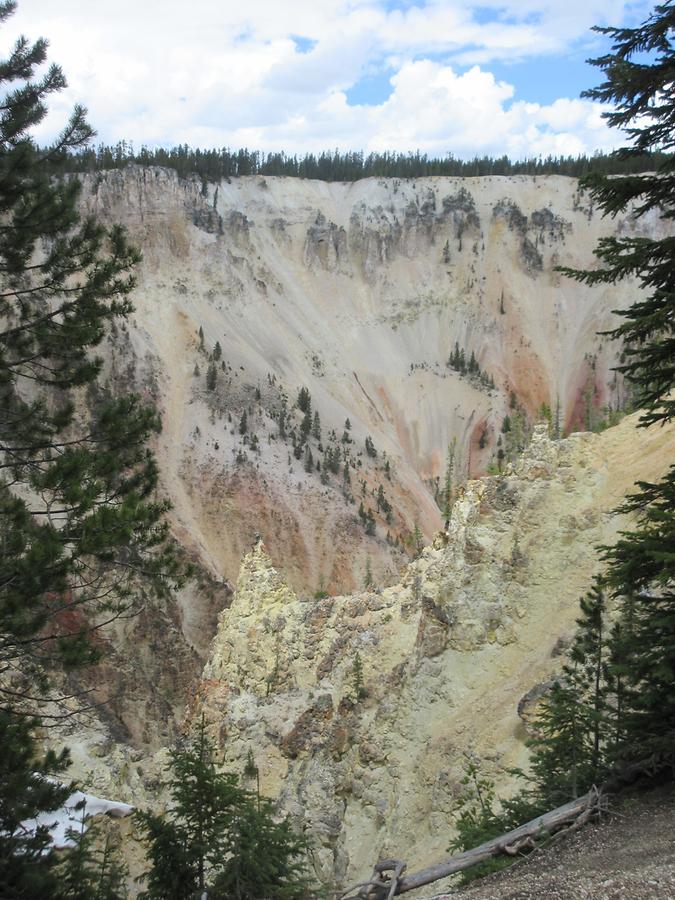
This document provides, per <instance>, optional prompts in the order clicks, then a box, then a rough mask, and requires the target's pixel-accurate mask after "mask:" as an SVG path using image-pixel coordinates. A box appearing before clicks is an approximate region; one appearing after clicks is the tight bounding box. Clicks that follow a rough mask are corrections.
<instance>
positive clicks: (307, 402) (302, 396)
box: [297, 387, 312, 413]
mask: <svg viewBox="0 0 675 900" xmlns="http://www.w3.org/2000/svg"><path fill="white" fill-rule="evenodd" d="M297 405H298V409H299V410H300V412H303V413H309V412H311V409H312V397H311V395H310V393H309V391H308V390H307V388H306V387H301V388H300V390H299V391H298V399H297Z"/></svg>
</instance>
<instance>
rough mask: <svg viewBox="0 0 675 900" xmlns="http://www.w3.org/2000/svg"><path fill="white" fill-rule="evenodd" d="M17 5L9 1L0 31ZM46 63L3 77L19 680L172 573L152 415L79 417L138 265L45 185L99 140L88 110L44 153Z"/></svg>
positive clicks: (2, 377)
mask: <svg viewBox="0 0 675 900" xmlns="http://www.w3.org/2000/svg"><path fill="white" fill-rule="evenodd" d="M13 10H14V3H11V2H5V3H2V4H0V21H4V20H5V19H6V18H7V17H8V16H9V15H10V14H11V12H12V11H13ZM45 57H46V42H44V41H41V40H40V41H37V42H36V43H35V44H33V45H31V44H30V43H29V42H27V41H25V40H24V39H21V40H20V41H19V43H18V44H17V45H16V47H15V49H14V51H13V53H12V55H11V57H10V59H9V60H7V61H6V62H5V63H3V64H2V66H0V84H4V85H5V86H6V89H7V91H8V93H6V95H5V97H4V99H3V104H4V105H3V115H2V117H1V118H0V210H1V211H2V215H3V222H4V226H3V228H2V230H0V280H1V281H2V292H1V294H0V410H1V414H0V462H1V464H2V470H3V471H2V478H1V479H0V537H1V538H2V540H1V541H0V661H1V662H2V665H3V667H9V668H11V669H14V670H18V669H20V670H22V671H23V672H24V674H29V670H32V671H37V668H36V667H39V664H40V658H41V656H42V655H43V654H48V656H49V659H50V662H51V663H53V662H54V660H55V659H58V658H60V660H61V662H62V663H63V664H66V665H68V666H72V665H75V664H78V663H80V662H81V663H86V662H88V661H90V660H91V659H92V651H91V647H90V645H89V644H88V641H87V635H88V630H89V628H90V627H91V626H90V625H89V624H88V622H92V621H93V619H92V618H86V613H87V612H91V613H94V612H105V613H106V614H107V615H108V617H110V616H111V615H112V616H114V615H116V614H120V613H122V612H127V611H128V610H129V608H130V605H131V604H132V598H133V591H134V584H135V583H136V582H137V580H138V576H137V575H136V573H137V572H139V571H141V570H142V571H144V572H145V573H149V574H150V575H152V576H157V577H160V576H161V575H162V574H163V573H166V572H169V573H171V572H175V571H176V568H175V561H174V560H173V558H172V556H171V554H170V552H168V551H167V552H165V553H162V552H161V550H160V548H161V546H162V543H163V541H164V538H165V536H166V529H167V526H166V524H165V523H164V522H163V521H162V515H163V512H164V510H165V508H166V505H165V504H163V503H159V502H156V501H154V500H153V499H152V494H153V490H154V488H155V485H156V480H157V470H156V465H155V461H154V459H153V457H152V455H151V454H150V452H149V451H148V449H147V447H146V440H147V439H148V437H149V436H150V435H151V434H152V433H153V432H155V431H157V430H158V429H159V420H158V418H157V415H156V413H155V411H154V410H152V409H150V408H147V407H144V406H142V405H141V403H140V400H139V398H138V397H135V396H127V397H121V398H119V399H117V400H112V401H106V400H105V398H103V399H102V400H101V401H100V403H99V404H98V405H97V408H96V411H95V412H94V413H93V414H92V415H91V416H90V417H87V416H86V415H84V414H83V413H84V410H83V408H82V407H83V400H84V394H83V391H82V387H83V386H85V385H92V384H93V383H94V382H95V380H96V377H97V375H98V373H99V371H100V368H101V364H102V363H101V360H100V359H98V358H96V357H95V356H93V355H92V353H91V351H92V350H93V349H94V348H95V347H96V346H97V345H99V344H100V343H101V341H102V339H103V337H104V335H105V332H106V327H107V326H108V325H109V323H110V321H111V320H112V319H113V317H115V316H117V315H122V316H125V315H127V314H128V313H129V311H130V310H131V304H130V302H129V300H128V294H129V292H130V291H131V289H132V287H133V285H134V281H133V277H132V275H131V268H132V267H133V265H134V264H135V263H136V262H137V261H138V258H139V255H138V253H137V251H136V250H134V249H133V248H131V247H130V246H129V245H128V243H127V241H126V238H125V236H124V233H123V232H122V230H121V229H120V228H118V227H114V228H112V229H111V230H110V231H107V232H106V231H105V230H104V229H103V228H101V227H100V226H98V225H97V224H96V223H95V222H94V221H93V220H92V219H86V220H84V221H82V220H80V218H79V216H78V213H77V208H76V203H77V197H78V193H79V189H80V186H79V183H78V182H77V180H76V179H72V180H68V181H66V182H62V183H61V182H59V183H54V182H53V181H52V180H51V179H50V177H49V173H48V168H47V165H46V162H45V160H46V158H47V157H51V156H54V155H58V154H59V153H62V152H64V150H66V149H68V148H69V147H77V146H81V145H82V144H83V143H85V142H86V141H87V140H88V139H89V137H90V136H91V130H90V129H89V127H88V125H87V124H86V121H85V118H84V111H83V110H82V109H81V108H79V107H78V108H76V110H75V112H74V113H73V116H72V118H71V120H70V122H69V124H68V126H67V128H66V129H65V131H64V133H63V135H62V136H61V137H60V138H59V140H58V141H57V143H56V145H55V146H54V147H53V148H51V150H49V151H45V153H46V154H47V156H45V153H42V154H41V153H40V152H38V150H37V148H36V147H35V145H34V143H33V141H32V140H31V138H30V136H29V134H28V132H27V128H28V127H29V126H32V125H34V124H36V123H37V122H39V121H40V120H41V119H42V118H43V117H44V115H45V113H46V107H45V102H44V101H45V98H46V97H47V96H48V95H49V94H50V93H52V92H54V91H58V90H59V89H61V88H62V87H63V86H64V84H65V82H64V79H63V76H62V74H61V71H60V69H59V68H58V67H56V66H52V67H51V68H50V69H49V70H48V72H47V74H45V75H43V76H41V77H39V78H38V77H36V76H35V69H36V67H38V66H39V65H40V64H41V63H42V62H43V61H44V60H45ZM17 82H18V85H16V83H17ZM78 406H79V409H78ZM76 410H77V411H78V413H79V414H78V415H76ZM64 535H67V536H68V539H67V540H65V539H64ZM66 621H70V622H77V621H81V625H80V626H78V627H75V628H73V627H72V626H71V627H68V626H67V625H65V624H62V623H65V622H66ZM2 690H3V689H2V688H0V691H2ZM28 693H30V692H28ZM10 696H13V695H12V694H11V692H10V693H9V694H7V699H8V702H10V703H11V702H12V701H11V700H9V697H10Z"/></svg>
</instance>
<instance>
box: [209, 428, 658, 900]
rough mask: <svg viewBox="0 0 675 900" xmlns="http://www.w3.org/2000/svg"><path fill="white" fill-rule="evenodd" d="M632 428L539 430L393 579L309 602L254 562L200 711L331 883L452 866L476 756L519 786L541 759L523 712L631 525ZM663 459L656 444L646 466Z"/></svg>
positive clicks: (248, 563)
mask: <svg viewBox="0 0 675 900" xmlns="http://www.w3.org/2000/svg"><path fill="white" fill-rule="evenodd" d="M616 431H617V432H618V434H614V435H607V436H603V437H601V438H600V437H596V436H592V435H587V434H575V435H572V436H571V437H570V438H568V439H566V440H563V441H551V440H550V438H549V437H548V434H547V429H546V427H545V426H541V427H538V428H537V429H536V430H535V433H534V436H533V440H532V442H531V444H530V446H529V447H528V449H527V450H526V452H525V453H524V454H523V456H522V458H521V459H520V460H519V461H518V463H517V464H516V465H515V466H514V467H513V469H512V470H511V471H510V472H508V473H506V474H504V475H502V476H493V477H488V478H484V479H481V480H478V481H471V482H469V483H468V484H467V486H466V488H465V489H464V490H463V491H462V492H461V493H460V496H459V497H458V499H457V501H456V502H455V504H454V507H453V510H452V515H451V518H450V522H449V526H448V529H447V531H445V532H441V533H439V534H438V535H437V537H436V539H435V540H434V542H433V544H432V545H431V546H429V547H426V548H425V549H424V550H423V551H422V553H421V554H420V556H419V558H418V559H416V560H415V561H413V562H412V563H410V564H409V565H408V566H406V567H405V569H404V570H403V572H402V575H401V579H400V581H399V582H398V583H397V584H394V585H392V586H390V587H385V588H382V589H377V590H366V591H363V592H361V593H358V594H354V595H348V596H335V597H324V598H322V599H308V598H303V597H299V596H297V595H296V594H295V593H294V592H293V591H292V590H291V589H290V588H289V587H288V585H287V584H286V583H285V582H284V579H283V577H282V575H281V574H280V573H279V571H278V570H277V569H276V568H275V566H274V565H273V564H272V561H271V559H270V557H269V555H268V554H267V552H266V550H265V547H264V545H263V543H262V542H261V541H259V542H258V543H257V544H256V546H255V547H254V549H253V550H252V551H251V552H249V553H248V554H247V555H246V556H245V558H244V560H243V562H242V566H241V572H240V576H239V580H238V583H237V587H236V591H235V595H234V599H233V602H232V605H231V606H230V607H229V608H228V609H227V610H225V611H224V612H223V613H222V614H221V617H220V621H219V625H218V632H217V634H216V637H215V639H214V642H213V645H212V649H211V655H210V659H209V662H208V663H207V665H206V667H205V669H204V675H203V679H202V683H201V686H200V689H199V692H198V695H197V698H196V700H195V704H194V707H193V712H192V714H193V715H196V714H198V713H201V712H204V713H205V714H206V716H207V720H208V721H209V723H210V725H211V728H212V729H213V734H214V736H216V738H217V739H218V740H219V741H220V744H221V748H222V750H223V752H224V755H225V760H226V765H227V766H228V767H230V768H234V769H235V770H240V771H241V770H242V769H243V766H244V763H245V760H246V756H247V754H248V752H249V749H250V750H252V752H253V753H254V755H255V760H256V765H257V766H258V767H259V769H260V774H261V783H262V787H263V791H264V792H265V793H267V794H269V795H271V796H273V797H275V798H278V799H279V802H280V804H281V807H282V808H283V809H285V810H286V811H287V812H289V813H290V814H291V815H292V816H293V818H294V820H295V822H296V825H297V827H299V828H302V829H304V830H305V831H306V832H307V833H308V834H309V836H310V839H311V840H312V841H313V843H314V845H315V847H316V852H315V854H314V859H315V863H316V867H317V874H318V875H319V876H320V877H321V878H322V879H323V880H324V881H328V882H331V883H333V882H336V883H338V884H340V883H343V882H344V881H345V880H348V879H349V878H354V877H355V876H358V875H359V874H363V873H365V872H367V871H368V870H369V866H370V864H371V863H372V862H373V861H374V860H375V859H377V858H379V857H382V856H396V857H399V858H400V857H401V856H403V857H405V858H414V859H415V860H416V863H419V864H420V865H422V864H426V863H427V862H429V861H432V860H433V859H434V858H435V857H437V856H439V855H443V853H444V851H445V848H446V847H447V844H448V841H449V834H450V831H451V813H452V809H453V807H454V804H455V798H456V795H457V792H458V790H459V787H460V780H461V777H462V769H463V764H464V756H465V754H466V753H469V752H470V753H477V754H478V755H480V756H481V757H482V758H483V760H484V764H485V765H487V767H488V769H491V770H492V771H493V772H494V774H495V777H496V778H497V781H498V782H500V783H501V787H502V788H504V787H506V788H508V783H509V778H508V776H507V775H506V774H505V771H504V768H502V767H507V766H510V765H514V764H522V763H523V761H524V760H525V758H526V754H525V749H524V738H525V730H524V729H523V728H522V725H521V720H524V721H525V722H526V723H527V724H528V727H529V722H530V719H531V715H532V712H533V709H534V707H535V706H536V702H537V701H538V699H539V698H540V696H541V694H542V692H543V691H544V690H545V688H546V684H547V683H550V681H551V679H552V678H553V677H555V674H556V672H557V671H558V670H559V666H560V655H559V639H560V638H561V637H562V638H563V639H565V638H566V637H567V636H569V635H570V634H571V633H572V631H573V628H574V619H575V616H576V615H577V601H578V598H579V596H581V594H582V593H583V592H584V591H585V590H586V588H587V586H588V584H589V581H590V578H591V576H592V574H593V573H594V572H595V571H596V570H597V568H598V559H597V555H596V554H595V551H594V546H595V545H596V544H598V543H601V542H603V541H606V540H608V539H610V538H611V535H612V534H613V533H614V532H615V530H616V528H617V526H618V525H619V520H618V519H617V517H616V516H612V515H610V510H611V509H612V504H613V502H614V501H613V499H612V498H614V497H615V496H616V493H615V491H616V488H617V487H618V484H617V480H619V481H621V480H622V479H625V477H626V475H627V473H626V472H625V470H624V471H623V473H621V472H620V467H621V465H622V463H621V459H622V458H624V457H623V455H622V453H621V452H620V450H619V449H618V448H619V445H621V443H622V441H626V440H628V439H629V435H633V437H634V433H633V432H632V423H624V425H622V426H621V428H620V429H616ZM621 432H622V434H621ZM662 451H663V447H662V446H661V445H660V444H658V442H657V444H655V445H651V446H649V445H645V446H644V447H643V448H642V454H643V455H642V458H641V461H640V464H639V466H638V467H641V466H644V465H647V466H649V465H655V464H656V465H657V466H658V465H660V464H661V463H657V462H656V461H657V460H661V459H662V457H661V453H662ZM569 516H573V519H574V525H573V536H572V533H571V530H570V526H571V523H570V519H569Z"/></svg>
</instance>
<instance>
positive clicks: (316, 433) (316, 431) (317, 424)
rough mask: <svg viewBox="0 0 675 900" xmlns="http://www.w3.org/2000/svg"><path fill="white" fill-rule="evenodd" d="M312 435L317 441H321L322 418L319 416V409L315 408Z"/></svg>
mask: <svg viewBox="0 0 675 900" xmlns="http://www.w3.org/2000/svg"><path fill="white" fill-rule="evenodd" d="M312 437H313V438H314V440H315V441H321V418H320V416H319V411H318V410H314V418H313V420H312ZM319 449H321V448H319Z"/></svg>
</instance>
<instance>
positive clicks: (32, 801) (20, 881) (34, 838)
mask: <svg viewBox="0 0 675 900" xmlns="http://www.w3.org/2000/svg"><path fill="white" fill-rule="evenodd" d="M35 725H36V723H35V722H34V721H30V720H28V719H26V718H25V717H24V716H17V715H15V714H14V713H12V712H10V711H8V710H1V709H0V747H2V752H1V753H0V885H2V896H3V898H7V900H10V898H12V900H13V898H27V900H28V898H29V900H33V898H35V900H39V898H42V897H48V896H53V895H54V893H55V891H56V887H57V884H58V880H57V878H56V875H55V873H54V865H55V859H54V856H53V854H50V853H46V852H45V851H46V850H47V849H48V848H49V845H50V838H49V834H48V832H47V829H46V828H38V829H36V830H35V831H34V832H31V831H26V830H24V829H23V828H22V827H21V823H22V822H23V821H25V820H27V819H33V818H35V817H36V816H37V815H38V814H39V813H41V812H53V811H54V810H57V809H59V807H60V806H62V805H63V803H64V801H65V800H66V799H67V797H68V796H69V794H70V793H71V790H72V789H71V787H70V786H67V785H60V784H57V783H55V782H53V781H48V780H47V778H49V777H51V776H54V775H59V774H60V773H62V772H63V771H64V769H65V768H66V767H67V766H68V763H69V757H68V755H67V754H66V753H62V754H61V755H60V756H56V755H55V754H54V753H52V752H51V751H50V752H49V753H47V754H46V755H44V756H43V757H42V758H39V757H38V753H37V747H36V744H35V739H34V736H33V730H34V728H35Z"/></svg>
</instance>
